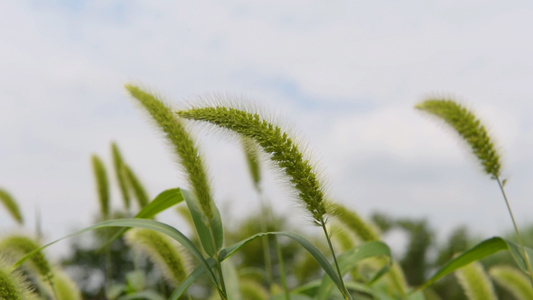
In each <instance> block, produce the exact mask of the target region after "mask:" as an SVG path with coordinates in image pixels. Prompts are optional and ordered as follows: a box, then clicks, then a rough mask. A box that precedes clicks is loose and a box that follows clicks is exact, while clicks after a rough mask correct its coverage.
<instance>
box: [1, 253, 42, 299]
mask: <svg viewBox="0 0 533 300" xmlns="http://www.w3.org/2000/svg"><path fill="white" fill-rule="evenodd" d="M0 299H6V300H7V299H9V300H30V299H31V300H34V299H38V298H37V296H35V295H34V294H33V291H32V290H31V288H30V285H29V283H27V282H26V280H25V279H24V278H23V277H22V275H21V274H20V273H19V272H17V271H15V272H12V271H11V269H10V268H9V267H7V266H6V265H5V263H4V262H3V261H2V260H1V259H0Z"/></svg>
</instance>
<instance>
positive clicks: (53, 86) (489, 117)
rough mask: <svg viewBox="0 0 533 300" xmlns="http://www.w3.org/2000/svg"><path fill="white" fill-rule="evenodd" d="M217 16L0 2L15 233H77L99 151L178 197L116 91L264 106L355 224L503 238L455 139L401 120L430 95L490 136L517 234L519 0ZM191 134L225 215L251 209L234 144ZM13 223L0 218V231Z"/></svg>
mask: <svg viewBox="0 0 533 300" xmlns="http://www.w3.org/2000/svg"><path fill="white" fill-rule="evenodd" d="M223 3H224V4H222V3H221V2H220V1H69V0H62V1H2V2H1V4H0V141H1V142H0V186H1V187H3V188H5V189H7V190H8V191H10V192H11V194H12V195H13V196H14V197H15V198H16V199H17V200H18V201H19V203H20V205H21V207H22V211H23V214H24V216H25V218H26V219H27V221H28V222H27V226H28V227H29V228H33V226H34V223H35V222H34V215H35V212H36V210H39V211H40V214H41V216H42V220H43V227H44V228H43V229H44V231H45V234H46V237H47V239H48V240H51V239H54V238H58V237H60V236H62V235H64V234H67V233H69V232H71V231H72V230H74V228H80V227H83V226H86V225H89V224H90V223H91V222H92V218H93V217H94V215H95V214H96V212H97V211H98V206H97V199H96V193H95V185H94V179H93V177H92V170H91V165H90V155H91V154H92V153H96V154H98V155H100V156H101V157H102V158H103V159H104V161H105V163H106V164H107V167H108V169H109V171H110V170H111V155H110V142H111V141H113V140H114V141H116V142H117V143H118V144H119V146H120V148H121V150H122V152H123V155H124V156H125V159H126V160H127V162H128V163H129V164H130V165H132V167H133V169H134V170H135V172H136V173H137V174H138V175H139V177H140V178H141V180H142V181H143V182H144V183H145V185H146V187H147V189H148V191H149V193H150V195H151V196H152V197H154V196H155V195H157V194H158V193H159V192H161V191H163V190H165V189H168V188H173V187H186V186H187V185H186V182H185V181H184V178H183V176H182V175H181V174H180V173H179V172H178V168H177V167H176V164H175V160H174V158H173V156H172V154H171V152H170V151H169V149H168V148H167V147H166V144H165V141H164V140H163V139H162V136H161V134H159V132H158V131H157V130H156V129H155V128H154V127H153V126H152V123H151V122H149V118H148V117H147V116H146V114H145V113H144V112H143V111H142V110H140V109H139V108H137V107H136V106H135V105H134V101H133V100H131V99H130V98H129V97H128V96H127V94H126V92H125V90H124V89H123V85H124V83H127V82H135V83H142V84H143V85H144V86H147V87H150V88H151V89H153V90H155V91H157V92H158V93H160V94H161V95H164V96H165V99H166V100H167V101H168V102H169V103H172V104H174V105H176V106H177V107H179V106H180V103H184V102H188V103H191V102H192V103H194V102H195V99H197V98H198V97H200V96H202V95H204V96H205V95H206V94H207V95H213V93H224V94H226V95H229V96H230V97H237V98H242V99H250V101H254V102H256V103H257V105H259V106H261V107H265V110H268V111H270V112H271V113H274V114H276V115H277V116H278V119H280V120H283V123H284V124H287V123H288V124H290V125H289V126H290V128H291V130H293V131H296V132H299V133H300V134H299V136H300V138H301V139H302V140H305V141H307V143H308V146H309V149H311V150H312V153H313V158H314V159H316V160H317V161H318V163H319V165H320V166H321V172H322V173H323V175H324V177H325V178H326V179H327V184H328V188H329V189H328V190H329V192H330V195H331V196H333V197H334V198H335V199H336V200H337V201H340V202H342V203H344V204H346V205H347V206H349V207H351V208H353V209H355V210H357V211H358V212H360V213H361V214H362V215H364V216H369V215H370V214H371V213H372V212H374V211H382V212H386V213H388V214H391V215H394V216H412V217H425V218H428V219H429V220H430V222H431V224H432V225H433V226H434V227H435V228H437V227H438V228H440V229H442V231H444V232H447V231H449V230H450V229H451V228H453V227H455V226H457V225H459V224H468V225H470V226H471V227H472V228H473V229H474V231H475V232H478V233H481V234H483V235H485V236H487V237H488V236H492V235H496V234H501V233H502V231H504V230H507V229H509V228H511V222H510V220H509V217H508V215H507V213H506V208H505V205H504V202H503V200H502V198H501V195H500V194H499V193H500V192H499V190H498V187H497V184H496V182H494V181H492V180H490V179H489V177H488V176H486V175H485V174H484V173H482V171H481V168H480V166H479V164H478V163H477V162H476V161H475V160H474V159H473V157H472V155H470V154H469V151H468V149H467V148H466V147H465V146H464V145H463V144H462V143H461V141H460V140H459V139H458V138H457V137H456V136H455V135H454V134H453V132H451V131H450V130H447V128H445V126H443V125H442V124H440V123H438V122H437V123H436V122H434V120H432V119H430V118H427V117H425V116H423V115H421V114H420V113H419V112H416V111H415V110H414V109H413V106H414V104H416V103H417V102H419V101H421V100H423V99H424V97H426V96H428V95H440V96H442V95H444V96H453V97H456V98H457V99H459V100H461V101H463V103H465V104H466V105H467V106H468V107H470V108H472V109H473V110H474V111H475V112H476V113H477V114H478V116H480V117H481V118H482V120H483V121H484V122H485V124H486V125H487V127H488V128H489V129H490V132H491V134H492V136H493V137H494V139H495V140H496V142H497V144H498V146H499V149H500V150H501V152H502V155H503V161H504V169H503V170H504V175H505V177H506V178H509V182H508V186H507V188H508V193H509V197H510V200H511V203H512V205H513V207H514V210H515V213H516V217H517V219H518V222H519V223H520V224H526V223H528V221H529V219H528V217H529V216H530V213H531V211H532V209H533V201H532V200H533V185H531V184H530V183H532V182H533V142H532V141H533V119H532V118H531V112H532V111H533V101H532V99H533V55H532V53H533V40H532V39H531V29H532V28H533V4H531V1H439V2H436V1H434V2H427V1H371V2H369V1H333V2H332V1H327V2H324V1H285V0H284V1H224V2H223ZM197 138H198V140H199V144H200V146H201V151H202V152H203V153H204V154H205V156H206V160H207V163H208V165H209V171H210V174H211V175H210V176H211V177H212V178H213V184H214V191H215V198H216V202H217V203H218V204H219V206H220V207H221V208H222V211H223V212H224V214H225V215H226V216H229V215H231V216H238V215H240V214H242V213H243V212H244V211H246V210H247V209H256V208H257V200H256V199H255V195H254V193H253V191H252V189H251V182H250V179H249V176H248V174H247V169H246V165H245V164H244V159H243V156H242V153H241V151H240V147H239V145H238V143H236V140H235V139H231V138H229V139H228V136H225V135H219V134H208V133H206V131H205V130H203V131H199V132H198V134H197ZM266 172H267V174H266V176H267V184H266V186H265V190H266V193H267V196H268V197H269V198H270V199H271V201H272V203H273V205H274V206H275V207H276V208H277V209H278V211H280V212H285V213H286V214H289V215H290V216H291V217H292V216H296V215H300V213H299V209H300V208H299V207H298V206H297V204H296V203H297V201H296V200H294V199H291V197H290V196H288V193H287V190H286V188H284V187H283V184H282V183H280V181H279V179H276V178H277V177H279V176H278V175H276V174H275V172H272V171H271V170H266ZM109 177H111V179H112V184H113V189H114V190H113V199H112V202H113V206H114V207H116V208H120V207H121V199H120V197H119V194H118V190H117V189H116V183H115V181H114V175H113V174H112V173H110V174H109ZM302 215H303V214H302ZM176 219H177V216H176V215H175V214H174V213H167V214H165V216H164V218H163V220H165V221H167V222H169V223H171V224H177V223H176V222H177V221H176ZM295 222H296V224H301V225H302V226H308V225H309V224H310V223H309V222H308V221H306V219H305V218H302V219H296V221H295ZM13 228H16V226H15V224H14V222H13V221H12V220H11V219H10V218H8V217H7V213H6V212H5V211H3V210H0V231H1V232H7V231H9V230H11V229H13Z"/></svg>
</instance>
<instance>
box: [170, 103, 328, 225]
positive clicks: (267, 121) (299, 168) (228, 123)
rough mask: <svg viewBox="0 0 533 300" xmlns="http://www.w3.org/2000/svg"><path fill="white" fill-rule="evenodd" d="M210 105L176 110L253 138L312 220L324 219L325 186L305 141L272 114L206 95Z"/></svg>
mask: <svg viewBox="0 0 533 300" xmlns="http://www.w3.org/2000/svg"><path fill="white" fill-rule="evenodd" d="M209 100H210V102H211V103H212V106H203V105H199V106H193V107H191V108H190V109H187V110H181V111H177V112H176V114H178V115H179V116H180V117H183V118H185V119H190V120H195V121H206V122H209V123H211V124H213V125H216V126H218V127H220V128H224V129H226V130H230V131H233V132H235V133H236V134H238V135H241V136H244V137H247V138H251V139H253V140H254V141H255V142H256V143H257V144H258V145H259V146H260V147H261V148H262V150H263V151H264V152H266V153H267V154H268V155H270V159H271V160H272V161H273V162H274V163H275V164H276V166H277V168H279V169H281V170H282V171H283V172H284V173H285V175H287V176H288V177H289V180H290V183H291V186H292V187H294V188H295V191H296V193H297V194H298V197H299V198H300V199H301V200H302V202H303V204H304V205H305V208H306V209H307V210H308V211H309V212H310V213H311V215H312V217H313V219H314V221H315V223H317V224H319V225H320V224H323V223H324V222H325V214H326V206H325V205H324V202H325V201H324V199H325V188H324V185H323V183H322V182H321V180H320V179H321V178H320V177H319V175H318V174H319V173H318V172H316V167H315V165H314V164H312V163H311V160H310V159H309V156H308V155H305V154H306V152H305V151H304V150H305V146H304V145H305V144H304V143H301V142H299V141H297V140H296V138H293V137H292V136H291V135H289V134H288V133H287V130H285V129H282V128H281V127H280V125H278V124H277V122H276V121H275V120H274V118H273V117H272V116H269V115H267V116H263V115H262V114H261V113H260V112H257V110H256V109H254V108H253V107H250V106H249V105H246V104H243V103H242V102H238V101H237V100H235V99H232V100H234V101H229V100H228V99H227V98H222V99H219V98H217V99H209Z"/></svg>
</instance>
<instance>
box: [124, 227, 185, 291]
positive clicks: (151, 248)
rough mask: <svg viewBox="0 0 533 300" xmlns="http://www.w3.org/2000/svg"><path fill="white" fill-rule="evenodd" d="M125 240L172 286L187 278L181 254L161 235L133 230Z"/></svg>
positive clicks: (145, 230) (183, 258)
mask: <svg viewBox="0 0 533 300" xmlns="http://www.w3.org/2000/svg"><path fill="white" fill-rule="evenodd" d="M126 239H127V241H128V243H129V244H130V245H131V246H133V248H134V249H138V250H141V252H142V253H144V254H146V255H147V256H148V257H149V258H150V259H151V260H152V261H153V262H154V264H155V265H156V266H157V267H158V269H159V270H160V271H161V273H162V274H163V275H164V276H165V278H166V279H167V281H168V282H170V283H171V284H172V285H174V286H176V285H177V284H179V283H181V282H182V281H183V280H185V278H187V275H188V271H187V267H186V259H185V257H184V256H183V253H181V252H180V251H179V250H178V248H177V247H176V246H175V245H173V244H172V243H171V242H170V241H169V240H168V239H167V238H166V237H165V236H163V235H162V234H160V233H158V232H155V231H153V230H149V229H133V230H130V231H129V232H128V233H127V234H126Z"/></svg>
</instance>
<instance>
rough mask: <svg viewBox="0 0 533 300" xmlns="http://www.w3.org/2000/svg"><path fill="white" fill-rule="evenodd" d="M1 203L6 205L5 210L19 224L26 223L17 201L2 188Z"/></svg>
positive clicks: (0, 193)
mask: <svg viewBox="0 0 533 300" xmlns="http://www.w3.org/2000/svg"><path fill="white" fill-rule="evenodd" d="M0 202H1V203H2V204H4V206H5V208H6V209H7V211H8V212H9V214H10V215H11V216H12V217H13V219H15V220H16V221H17V223H19V224H21V225H22V224H23V223H24V219H23V218H22V214H21V213H20V210H19V207H18V204H17V202H16V201H15V199H13V197H11V195H10V194H9V193H8V192H7V191H6V190H4V189H1V188H0Z"/></svg>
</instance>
